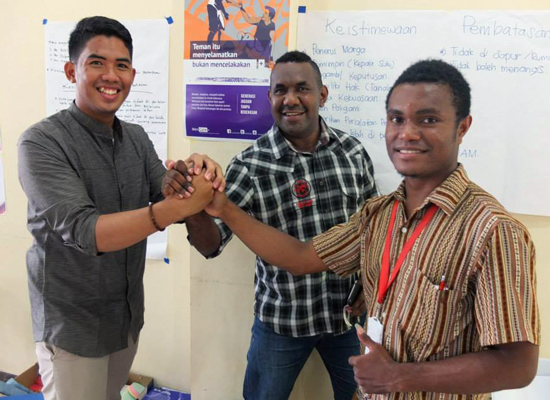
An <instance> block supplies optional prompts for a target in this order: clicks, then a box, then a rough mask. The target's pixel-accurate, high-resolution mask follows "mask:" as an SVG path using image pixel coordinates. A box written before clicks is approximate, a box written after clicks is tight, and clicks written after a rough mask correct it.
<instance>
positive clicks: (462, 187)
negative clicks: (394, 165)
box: [393, 163, 470, 215]
mask: <svg viewBox="0 0 550 400" xmlns="http://www.w3.org/2000/svg"><path fill="white" fill-rule="evenodd" d="M469 183H470V179H469V178H468V175H467V174H466V170H465V169H464V166H463V165H462V164H460V163H459V164H458V167H457V168H456V169H455V170H454V171H453V172H452V173H451V175H449V176H448V177H447V179H445V180H444V181H443V183H441V185H439V186H438V187H436V188H435V189H434V190H433V192H431V193H430V194H429V195H428V197H426V198H425V199H424V201H423V202H422V204H421V205H420V207H419V209H422V208H424V207H425V206H426V205H427V204H428V203H433V204H435V205H436V206H438V207H439V208H440V209H441V210H443V211H444V212H445V213H446V214H447V215H451V214H452V213H453V211H454V210H455V208H456V206H457V205H458V202H459V201H460V199H461V198H462V196H463V195H464V192H465V191H466V189H467V188H468V185H469ZM393 196H394V197H395V198H396V199H397V200H399V201H401V202H404V201H405V199H406V197H407V196H406V193H405V181H404V180H403V181H402V182H401V184H400V185H399V187H398V188H397V190H396V191H395V192H393Z"/></svg>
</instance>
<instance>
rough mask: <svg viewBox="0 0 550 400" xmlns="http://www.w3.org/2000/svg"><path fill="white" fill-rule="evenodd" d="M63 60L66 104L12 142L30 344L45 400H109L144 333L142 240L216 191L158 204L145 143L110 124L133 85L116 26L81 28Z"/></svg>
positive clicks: (155, 161) (158, 176)
mask: <svg viewBox="0 0 550 400" xmlns="http://www.w3.org/2000/svg"><path fill="white" fill-rule="evenodd" d="M69 57H70V61H69V62H67V63H66V65H65V74H66V76H67V79H68V80H69V81H71V82H72V83H75V84H76V93H75V101H74V103H73V104H72V105H71V106H70V107H69V108H68V109H67V110H63V111H60V112H58V113H57V114H54V115H52V116H51V117H48V118H46V119H44V120H42V121H40V122H39V123H37V124H35V125H33V126H31V127H30V128H29V129H27V131H25V132H24V133H23V135H22V136H21V138H20V140H19V179H20V182H21V185H22V187H23V190H24V191H25V193H26V194H27V197H28V228H29V231H30V232H31V234H32V236H33V239H34V240H33V244H32V246H31V248H30V249H29V251H28V253H27V270H28V277H29V294H30V300H31V310H32V322H33V331H34V339H35V341H36V342H37V343H36V352H37V356H38V361H39V367H40V374H41V375H42V380H43V383H44V388H43V393H44V397H45V399H46V400H74V399H80V400H83V399H84V400H97V399H107V400H118V399H120V393H119V392H120V389H121V388H122V386H123V385H124V384H125V383H126V379H127V376H128V372H129V370H130V366H131V364H132V361H133V359H134V356H135V353H136V350H137V342H138V336H139V332H140V330H141V328H142V326H143V311H144V307H143V272H144V267H145V247H146V238H147V236H149V235H150V234H152V233H154V232H156V231H157V230H164V228H165V227H166V226H168V225H170V224H171V223H174V222H176V221H180V220H182V219H184V218H185V217H187V216H189V215H192V214H195V213H197V212H199V211H200V210H202V209H203V208H204V206H205V205H206V204H207V203H208V202H209V201H210V200H211V199H212V196H213V189H212V183H211V182H209V181H208V180H206V179H196V180H195V181H194V182H193V185H194V188H193V189H189V192H193V194H192V196H189V193H187V194H186V196H185V197H186V198H184V199H183V200H182V199H181V198H178V197H177V196H170V197H167V198H166V199H165V198H164V196H163V195H162V191H161V185H162V179H163V177H164V175H165V173H166V170H165V168H164V166H163V165H162V162H161V160H159V158H158V156H157V154H156V153H155V150H154V148H153V144H152V143H151V141H150V140H149V138H148V137H147V134H146V133H145V131H144V130H143V128H141V127H140V126H138V125H134V124H129V123H126V122H123V121H120V120H119V119H118V118H116V116H115V113H116V111H117V110H118V109H119V108H120V106H121V105H122V103H123V102H124V100H125V99H126V97H127V96H128V93H129V92H130V88H131V86H132V82H133V80H134V76H135V70H134V69H133V68H132V37H131V35H130V33H129V32H128V30H127V29H126V28H125V27H124V26H123V25H121V24H120V23H119V22H118V21H115V20H112V19H109V18H105V17H92V18H85V19H83V20H81V21H80V22H79V23H78V24H77V26H76V28H75V30H74V31H73V32H72V33H71V36H70V39H69ZM149 203H151V204H149ZM153 205H154V207H153Z"/></svg>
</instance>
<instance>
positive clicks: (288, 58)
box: [275, 50, 323, 88]
mask: <svg viewBox="0 0 550 400" xmlns="http://www.w3.org/2000/svg"><path fill="white" fill-rule="evenodd" d="M292 62H294V63H309V64H310V65H311V66H312V67H313V70H314V71H315V80H316V81H317V84H318V85H319V88H322V87H323V78H322V77H321V70H320V69H319V66H318V65H317V63H316V62H315V61H313V60H312V59H311V57H310V56H308V55H307V54H306V53H304V52H302V51H297V50H293V51H288V52H286V53H285V54H283V55H282V56H281V57H279V58H278V59H277V61H275V65H277V64H284V63H292Z"/></svg>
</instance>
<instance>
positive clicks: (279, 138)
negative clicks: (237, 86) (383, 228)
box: [212, 119, 378, 337]
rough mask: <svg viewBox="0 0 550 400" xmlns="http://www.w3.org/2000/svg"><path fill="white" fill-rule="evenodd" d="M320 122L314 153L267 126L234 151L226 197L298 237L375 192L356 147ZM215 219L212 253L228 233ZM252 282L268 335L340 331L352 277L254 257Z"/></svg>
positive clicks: (341, 217) (346, 213)
mask: <svg viewBox="0 0 550 400" xmlns="http://www.w3.org/2000/svg"><path fill="white" fill-rule="evenodd" d="M320 121H321V135H320V140H319V143H318V145H317V148H316V150H315V152H314V153H313V154H312V153H301V152H298V151H296V150H294V149H293V148H292V146H291V144H290V143H289V142H288V141H287V140H286V139H285V138H284V137H283V135H282V134H281V132H280V131H279V129H278V127H276V126H273V127H272V128H271V130H270V131H269V132H268V133H266V134H265V135H263V136H262V137H260V138H259V139H258V140H256V142H255V143H254V144H253V145H252V146H251V147H249V148H247V149H246V150H244V151H243V152H241V153H240V154H238V155H237V156H235V157H234V158H233V160H232V161H231V162H230V163H229V166H228V167H227V172H226V179H227V196H228V197H229V199H231V201H233V202H234V203H235V204H236V205H238V206H239V207H241V208H242V209H243V210H245V211H247V212H248V213H250V214H251V215H252V216H254V217H255V218H256V219H258V220H260V221H262V222H264V223H266V224H268V225H271V226H273V227H275V228H277V229H279V230H281V231H283V232H286V233H288V234H290V235H292V236H294V237H296V238H298V239H300V240H303V241H306V240H309V239H312V238H313V237H314V236H315V235H318V234H320V233H322V232H325V231H326V230H328V229H329V228H331V227H333V226H334V225H337V224H340V223H343V222H345V221H347V220H348V219H349V217H350V216H351V215H352V214H353V213H355V212H356V211H358V210H359V207H360V206H361V205H362V204H363V202H364V201H365V200H366V199H368V198H370V197H372V196H375V195H377V194H378V191H377V189H376V184H375V182H374V178H373V173H374V170H373V166H372V162H371V159H370V158H369V156H368V154H367V152H366V151H365V148H364V147H363V145H362V144H361V143H360V142H359V141H358V140H357V139H355V138H353V137H352V136H350V135H348V134H345V133H344V132H342V131H339V130H337V129H332V128H330V127H328V126H327V125H326V123H325V122H324V121H323V120H322V119H320ZM216 223H217V224H218V227H219V229H220V232H221V236H222V244H221V246H220V249H219V250H218V252H216V253H215V254H213V255H212V256H213V257H215V256H216V255H218V254H219V253H220V252H221V251H222V250H223V248H224V247H225V245H227V243H228V242H229V240H231V237H232V235H233V234H232V232H231V230H230V229H229V228H228V227H227V226H226V225H225V224H224V223H223V222H221V221H220V220H216ZM266 246H269V244H268V243H266ZM254 283H255V302H254V312H255V314H256V315H257V316H258V318H259V319H260V320H261V321H262V322H263V323H265V324H267V325H268V326H270V327H271V328H272V329H273V330H274V331H275V332H277V333H279V334H282V335H286V336H293V337H300V336H313V335H317V334H321V333H328V332H332V333H341V332H344V331H345V330H346V327H345V324H344V321H343V318H342V309H343V308H344V305H345V301H346V297H347V294H348V292H349V290H350V287H351V284H352V278H345V279H343V278H340V277H338V276H337V275H336V274H334V273H332V272H323V273H317V274H311V275H306V276H301V277H294V276H292V275H291V274H289V273H288V272H286V271H284V270H282V269H280V268H277V267H276V266H273V265H271V264H268V263H267V262H265V261H264V260H262V259H260V258H259V257H257V258H256V276H255V279H254Z"/></svg>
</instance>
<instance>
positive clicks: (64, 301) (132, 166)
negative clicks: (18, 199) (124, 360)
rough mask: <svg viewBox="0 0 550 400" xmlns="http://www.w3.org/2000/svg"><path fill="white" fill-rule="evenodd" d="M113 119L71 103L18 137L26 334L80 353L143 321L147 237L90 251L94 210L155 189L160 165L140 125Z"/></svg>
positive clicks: (108, 345) (104, 345)
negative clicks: (27, 238) (108, 122)
mask: <svg viewBox="0 0 550 400" xmlns="http://www.w3.org/2000/svg"><path fill="white" fill-rule="evenodd" d="M113 126H114V127H113V129H111V128H109V127H107V126H105V125H103V124H101V123H99V122H97V121H96V120H94V119H92V118H90V117H88V116H87V115H85V114H84V113H83V112H82V111H80V110H79V109H78V107H77V106H76V105H75V104H74V103H73V104H72V105H71V107H70V108H69V109H67V110H64V111H61V112H58V113H57V114H55V115H52V116H51V117H48V118H46V119H44V120H42V121H40V122H39V123H37V124H35V125H33V126H31V127H30V128H29V129H27V130H26V131H25V132H24V133H23V135H22V136H21V138H20V139H19V180H20V182H21V186H22V187H23V190H24V191H25V193H26V194H27V197H28V229H29V231H30V232H31V234H32V236H33V238H34V241H33V244H32V246H31V248H30V249H29V250H28V252H27V271H28V276H29V295H30V300H31V311H32V321H33V331H34V340H35V341H45V342H49V343H52V344H54V345H56V346H58V347H60V348H62V349H64V350H66V351H69V352H71V353H74V354H77V355H80V356H84V357H100V356H103V355H106V354H109V353H112V352H115V351H118V350H121V349H124V348H125V347H127V341H128V334H129V333H131V334H132V336H133V337H134V339H135V338H137V335H138V333H139V331H140V329H141V328H142V326H143V311H144V306H143V272H144V267H145V247H146V242H147V241H146V240H143V241H142V242H140V243H137V244H135V245H133V246H131V247H129V248H127V249H125V250H120V251H115V252H110V253H98V251H97V247H96V241H95V226H96V222H97V219H98V218H99V216H100V215H102V214H110V213H116V212H121V211H128V210H134V209H137V208H141V207H145V206H147V205H148V203H149V202H156V201H159V200H161V199H162V194H161V181H162V178H163V176H164V174H165V169H164V166H163V165H162V162H161V160H159V158H158V156H157V154H156V152H155V150H154V148H153V144H152V143H151V141H150V140H149V138H148V137H147V134H146V133H145V131H144V130H143V128H141V127H140V126H138V125H134V124H129V123H126V122H123V121H119V120H118V119H115V123H114V125H113Z"/></svg>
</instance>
